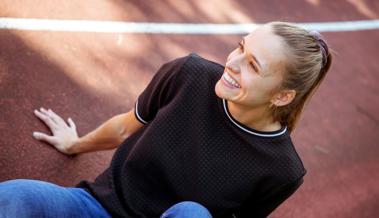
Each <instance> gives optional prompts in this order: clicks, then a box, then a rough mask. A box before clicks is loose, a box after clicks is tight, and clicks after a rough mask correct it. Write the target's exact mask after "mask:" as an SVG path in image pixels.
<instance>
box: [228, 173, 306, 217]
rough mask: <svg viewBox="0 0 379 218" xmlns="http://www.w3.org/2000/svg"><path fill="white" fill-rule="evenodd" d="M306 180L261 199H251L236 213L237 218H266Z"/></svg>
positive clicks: (286, 186) (288, 185)
mask: <svg viewBox="0 0 379 218" xmlns="http://www.w3.org/2000/svg"><path fill="white" fill-rule="evenodd" d="M303 182H304V179H303V177H301V178H300V179H298V180H296V181H295V182H292V183H289V184H286V185H283V186H281V187H278V188H277V189H275V190H272V191H271V192H270V193H269V194H267V195H266V196H264V197H263V198H261V199H258V200H256V199H254V200H253V199H250V200H248V201H247V202H246V203H244V204H243V205H242V206H241V207H240V208H239V209H238V210H236V211H235V212H234V217H236V218H266V217H267V216H268V215H269V214H270V213H271V212H272V211H274V210H275V209H276V208H277V207H278V206H279V205H280V204H281V203H283V202H284V201H285V200H286V199H287V198H289V197H290V196H291V195H292V194H293V193H294V192H295V191H296V190H297V189H298V188H299V187H300V186H301V184H303Z"/></svg>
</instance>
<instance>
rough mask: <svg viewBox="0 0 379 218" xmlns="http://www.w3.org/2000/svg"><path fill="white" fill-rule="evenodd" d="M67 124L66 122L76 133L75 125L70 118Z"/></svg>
mask: <svg viewBox="0 0 379 218" xmlns="http://www.w3.org/2000/svg"><path fill="white" fill-rule="evenodd" d="M67 122H68V124H69V125H70V127H71V128H72V129H73V130H75V131H76V125H75V123H74V121H73V120H72V119H71V117H70V118H68V120H67Z"/></svg>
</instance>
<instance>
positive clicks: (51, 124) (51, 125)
mask: <svg viewBox="0 0 379 218" xmlns="http://www.w3.org/2000/svg"><path fill="white" fill-rule="evenodd" d="M34 114H35V115H36V116H37V117H38V118H40V119H41V120H42V121H43V122H44V123H45V124H46V125H47V126H48V127H49V128H50V129H54V128H56V125H57V124H56V123H55V122H54V121H53V120H52V119H51V118H50V117H49V116H48V115H47V112H46V111H44V109H43V108H41V112H40V111H38V110H34Z"/></svg>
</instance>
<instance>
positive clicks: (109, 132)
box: [69, 112, 134, 154]
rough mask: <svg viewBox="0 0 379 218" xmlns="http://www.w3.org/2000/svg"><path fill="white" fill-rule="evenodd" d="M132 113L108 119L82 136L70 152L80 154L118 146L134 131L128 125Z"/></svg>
mask: <svg viewBox="0 0 379 218" xmlns="http://www.w3.org/2000/svg"><path fill="white" fill-rule="evenodd" d="M130 115H133V114H131V112H129V113H124V114H120V115H117V116H114V117H112V118H111V119H109V120H107V121H106V122H104V123H103V124H102V125H100V126H99V127H98V128H96V129H95V130H93V131H92V132H90V133H88V134H86V135H85V136H83V137H80V138H79V139H78V140H77V141H76V142H75V143H74V144H73V145H72V146H71V147H70V149H69V153H72V154H78V153H85V152H91V151H99V150H107V149H113V148H116V147H117V146H118V145H119V144H121V142H123V141H124V140H125V139H126V138H127V137H128V136H129V135H130V134H131V133H132V132H131V131H130V129H128V127H127V124H128V123H127V122H128V116H130ZM133 116H134V115H133Z"/></svg>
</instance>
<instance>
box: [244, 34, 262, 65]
mask: <svg viewBox="0 0 379 218" xmlns="http://www.w3.org/2000/svg"><path fill="white" fill-rule="evenodd" d="M242 45H243V47H245V38H242ZM249 56H251V57H252V58H253V59H254V61H255V62H256V63H257V64H258V66H259V68H262V67H261V64H260V63H259V61H258V59H257V58H256V57H255V56H254V55H253V54H252V53H249Z"/></svg>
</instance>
